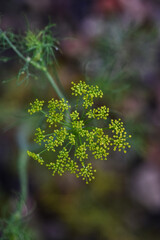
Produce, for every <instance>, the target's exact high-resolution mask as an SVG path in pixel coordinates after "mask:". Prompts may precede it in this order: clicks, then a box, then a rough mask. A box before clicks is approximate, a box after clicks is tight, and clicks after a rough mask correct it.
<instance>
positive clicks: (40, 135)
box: [34, 128, 45, 145]
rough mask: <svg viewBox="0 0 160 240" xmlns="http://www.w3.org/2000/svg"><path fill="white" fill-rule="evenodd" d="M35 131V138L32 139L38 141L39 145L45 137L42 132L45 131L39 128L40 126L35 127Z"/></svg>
mask: <svg viewBox="0 0 160 240" xmlns="http://www.w3.org/2000/svg"><path fill="white" fill-rule="evenodd" d="M36 131H37V132H36V133H35V139H34V141H35V142H36V143H39V144H40V145H41V142H42V141H43V140H44V138H45V135H44V133H45V131H44V130H41V129H40V128H37V129H36Z"/></svg>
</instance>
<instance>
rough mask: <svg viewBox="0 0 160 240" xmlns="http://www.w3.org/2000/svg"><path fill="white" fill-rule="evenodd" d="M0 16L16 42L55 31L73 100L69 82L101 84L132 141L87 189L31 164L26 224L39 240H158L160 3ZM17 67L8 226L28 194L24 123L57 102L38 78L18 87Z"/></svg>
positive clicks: (2, 181) (0, 89)
mask: <svg viewBox="0 0 160 240" xmlns="http://www.w3.org/2000/svg"><path fill="white" fill-rule="evenodd" d="M0 14H1V22H0V25H1V28H2V29H3V30H6V29H8V28H11V29H12V30H13V31H15V32H17V33H18V32H22V33H23V32H25V30H26V27H27V25H29V26H30V27H31V28H32V29H33V30H34V29H41V28H43V27H44V26H46V25H47V24H48V22H49V21H50V22H53V23H56V25H57V26H56V28H55V29H54V35H55V36H56V37H57V38H58V39H59V41H60V48H61V51H60V52H59V51H57V54H56V55H57V59H58V62H59V66H58V69H57V71H58V74H59V77H60V79H61V82H62V84H63V86H64V88H65V90H66V92H68V96H69V93H70V92H69V89H70V83H71V81H79V80H85V79H89V81H90V82H94V83H96V84H97V85H99V87H100V88H101V89H102V90H103V92H104V98H103V104H106V105H107V106H108V107H110V110H111V114H112V115H113V116H115V117H118V118H119V117H121V118H122V119H123V121H124V122H125V126H126V128H127V131H128V132H129V133H130V134H131V135H132V136H133V137H132V140H131V145H132V148H131V150H130V151H128V153H127V154H126V155H124V154H119V153H114V154H113V153H111V155H110V157H109V160H108V161H107V162H105V161H104V162H102V161H96V166H97V168H98V170H97V174H96V180H95V181H94V182H92V183H91V184H90V185H89V186H88V185H87V186H86V185H85V184H84V183H82V182H81V181H80V180H79V179H78V180H77V179H75V178H74V177H73V176H71V175H65V176H63V177H58V176H57V177H52V176H51V174H50V173H49V172H48V171H47V170H46V169H44V168H43V167H41V166H39V165H38V164H36V163H35V162H34V161H32V160H29V166H28V178H29V197H28V203H27V204H28V205H27V206H26V209H24V211H28V212H29V211H30V210H29V209H31V213H30V212H29V213H28V215H29V220H27V223H28V227H29V229H31V231H32V232H33V233H34V234H35V237H34V239H38V240H44V239H45V240H53V239H55V240H67V239H70V240H71V239H74V240H80V239H83V240H152V239H154V240H158V239H160V70H159V66H160V48H159V47H160V2H159V1H158V0H129V1H128V0H81V1H78V0H66V1H65V0H59V1H56V0H34V1H32V0H12V1H11V0H8V1H4V0H1V2H0ZM26 19H27V20H26ZM10 54H11V56H12V55H13V53H12V52H11V53H10ZM13 57H14V56H13ZM18 67H19V66H18V64H17V62H16V61H14V58H13V60H11V61H10V62H8V63H5V62H1V63H0V69H1V70H0V73H1V77H0V80H1V86H0V99H1V101H0V111H1V113H0V126H1V135H0V217H1V218H3V217H4V215H7V214H9V213H11V212H12V211H13V209H14V205H15V200H16V198H18V192H19V189H20V183H19V176H18V169H17V156H18V149H19V143H18V140H17V138H18V137H17V132H18V131H19V130H18V131H17V129H18V125H19V122H21V121H22V119H23V118H25V116H26V115H25V114H26V111H27V107H28V104H29V102H30V101H32V99H34V98H37V97H39V98H47V99H49V98H51V97H52V96H54V91H53V90H51V88H50V85H49V83H47V82H45V81H44V80H43V79H41V78H40V77H39V78H38V80H32V79H30V81H29V83H28V84H27V85H25V83H23V84H21V85H20V86H17V84H16V80H15V79H13V78H14V77H15V76H16V74H17V72H18ZM12 79H13V80H12ZM7 80H9V81H7ZM4 81H7V82H6V83H3V82H4ZM31 141H32V136H31Z"/></svg>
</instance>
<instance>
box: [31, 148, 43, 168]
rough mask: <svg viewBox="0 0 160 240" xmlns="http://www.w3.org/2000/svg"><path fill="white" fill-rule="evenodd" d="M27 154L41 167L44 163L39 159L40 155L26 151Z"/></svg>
mask: <svg viewBox="0 0 160 240" xmlns="http://www.w3.org/2000/svg"><path fill="white" fill-rule="evenodd" d="M27 154H28V156H29V157H32V158H33V159H34V160H36V161H37V162H38V163H40V164H41V165H43V163H44V160H43V158H42V157H40V155H39V154H38V153H37V154H36V153H33V152H30V151H27Z"/></svg>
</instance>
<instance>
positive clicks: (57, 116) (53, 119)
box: [46, 98, 70, 127]
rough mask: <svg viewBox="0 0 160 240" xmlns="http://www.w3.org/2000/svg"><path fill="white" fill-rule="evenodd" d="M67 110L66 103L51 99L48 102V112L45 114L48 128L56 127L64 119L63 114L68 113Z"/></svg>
mask: <svg viewBox="0 0 160 240" xmlns="http://www.w3.org/2000/svg"><path fill="white" fill-rule="evenodd" d="M69 108H70V106H69V105H68V101H65V100H64V99H62V100H57V99H54V98H52V99H51V100H50V101H49V102H48V109H49V112H48V114H46V117H47V120H46V121H47V122H48V123H49V127H51V126H52V125H53V124H54V125H55V126H57V123H60V122H61V121H62V120H63V119H64V112H65V111H68V109H69Z"/></svg>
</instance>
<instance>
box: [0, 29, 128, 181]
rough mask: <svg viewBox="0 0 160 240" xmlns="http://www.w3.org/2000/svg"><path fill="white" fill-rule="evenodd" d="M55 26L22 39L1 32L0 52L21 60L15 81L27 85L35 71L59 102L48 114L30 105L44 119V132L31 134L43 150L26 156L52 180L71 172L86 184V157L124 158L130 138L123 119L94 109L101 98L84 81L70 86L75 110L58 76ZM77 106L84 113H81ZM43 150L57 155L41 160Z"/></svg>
mask: <svg viewBox="0 0 160 240" xmlns="http://www.w3.org/2000/svg"><path fill="white" fill-rule="evenodd" d="M53 27H54V25H53V24H51V25H48V26H47V27H45V28H44V29H43V30H41V31H39V32H36V33H35V32H32V31H31V30H28V31H26V33H25V34H24V36H22V35H16V34H13V33H12V32H11V31H8V32H4V31H0V40H1V48H2V49H3V50H7V49H9V48H11V49H12V50H13V51H14V52H15V53H16V54H17V56H18V57H19V59H20V60H21V62H20V64H21V65H22V67H21V69H20V71H19V73H18V77H17V79H18V80H21V82H23V81H28V80H29V78H30V77H31V76H33V77H34V72H33V69H36V70H38V71H40V72H41V73H43V74H44V76H45V77H46V79H47V80H48V81H49V82H50V84H51V85H52V87H53V89H54V90H55V92H56V93H57V95H58V97H59V99H60V100H57V99H51V100H50V101H49V102H48V109H44V108H45V106H44V101H43V100H38V99H36V100H35V101H34V102H33V103H31V104H30V109H29V110H28V112H29V113H30V114H35V113H37V112H41V113H42V114H43V115H44V117H45V119H46V129H41V128H40V127H39V128H37V129H36V133H35V142H36V143H38V144H39V145H41V148H42V150H41V151H40V152H39V153H34V152H31V151H27V153H28V155H29V156H30V157H32V158H33V159H35V160H36V161H38V162H39V163H40V164H41V165H45V166H46V167H47V168H48V169H50V170H52V175H55V173H58V174H59V175H62V174H63V173H64V172H66V171H69V172H71V173H74V174H75V175H76V177H82V179H83V180H85V181H86V183H87V184H88V183H89V182H90V181H91V180H92V179H94V178H95V176H94V173H95V172H96V170H94V169H93V167H92V164H91V163H90V161H89V159H90V157H89V153H91V154H92V155H93V156H94V158H95V159H101V160H103V159H104V160H107V157H108V155H109V152H110V150H113V151H116V150H118V151H123V152H124V153H126V150H127V148H130V144H129V142H128V138H129V137H131V136H130V135H129V136H127V133H126V130H125V128H124V125H123V122H122V121H121V119H118V120H113V119H110V118H108V117H109V108H107V107H106V106H101V107H98V108H96V107H94V100H95V98H98V97H99V98H102V96H103V92H102V91H101V90H100V89H99V87H98V86H92V85H88V84H86V83H85V82H82V81H80V82H79V83H77V84H76V83H73V82H72V87H71V90H72V95H74V96H75V97H77V98H78V100H77V104H76V106H71V105H70V104H69V102H68V101H67V99H66V97H65V94H64V93H63V91H62V90H61V88H62V87H61V85H60V81H59V78H58V75H57V72H56V64H57V61H56V57H55V50H57V49H58V46H59V42H58V41H57V40H56V39H55V38H54V37H53V34H52V28H53ZM50 65H52V67H53V69H54V77H53V76H52V75H51V74H50V72H49V71H48V67H49V66H50ZM35 77H36V76H35ZM80 99H81V100H80ZM78 105H79V106H78ZM81 105H82V106H83V108H84V110H83V113H81V111H79V109H80V106H81ZM95 119H96V120H97V121H99V120H104V121H105V122H106V127H105V128H103V127H99V125H100V123H99V124H98V126H95V125H94V124H93V125H92V123H94V120H95ZM109 119H110V120H109ZM47 126H48V127H47ZM47 151H51V152H56V153H57V158H56V160H55V161H53V162H49V163H46V161H45V160H44V158H43V155H44V154H45V153H46V152H47Z"/></svg>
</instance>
